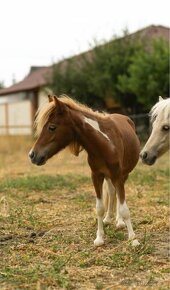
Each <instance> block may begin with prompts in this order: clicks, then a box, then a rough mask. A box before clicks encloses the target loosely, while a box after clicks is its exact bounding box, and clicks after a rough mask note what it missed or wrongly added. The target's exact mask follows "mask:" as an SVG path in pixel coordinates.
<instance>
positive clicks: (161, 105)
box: [140, 97, 170, 165]
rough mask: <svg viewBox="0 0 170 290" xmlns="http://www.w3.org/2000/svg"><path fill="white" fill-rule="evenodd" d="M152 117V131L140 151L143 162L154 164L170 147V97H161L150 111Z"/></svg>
mask: <svg viewBox="0 0 170 290" xmlns="http://www.w3.org/2000/svg"><path fill="white" fill-rule="evenodd" d="M150 117H151V124H152V133H151V135H150V137H149V139H148V141H147V142H146V144H145V146H144V148H143V150H142V151H141V153H140V157H141V159H142V161H143V163H145V164H147V165H153V164H154V163H155V161H156V160H157V159H158V158H159V157H160V156H162V155H163V154H164V153H165V152H167V151H168V150H169V149H170V98H168V99H163V98H162V97H159V102H157V103H156V104H155V105H154V106H153V108H152V109H151V111H150Z"/></svg>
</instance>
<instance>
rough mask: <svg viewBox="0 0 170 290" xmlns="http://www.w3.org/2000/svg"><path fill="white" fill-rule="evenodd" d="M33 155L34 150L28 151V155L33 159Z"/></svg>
mask: <svg viewBox="0 0 170 290" xmlns="http://www.w3.org/2000/svg"><path fill="white" fill-rule="evenodd" d="M34 156H35V153H34V151H32V150H31V151H30V152H29V157H30V158H31V159H33V158H34Z"/></svg>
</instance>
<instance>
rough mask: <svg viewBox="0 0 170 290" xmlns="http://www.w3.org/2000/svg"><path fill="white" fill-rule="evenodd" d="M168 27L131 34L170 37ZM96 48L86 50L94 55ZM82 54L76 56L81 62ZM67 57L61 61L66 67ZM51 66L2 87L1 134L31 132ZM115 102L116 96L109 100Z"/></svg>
mask: <svg viewBox="0 0 170 290" xmlns="http://www.w3.org/2000/svg"><path fill="white" fill-rule="evenodd" d="M169 31H170V30H169V28H167V27H163V26H154V25H152V26H149V27H146V28H144V29H142V30H139V31H137V32H135V33H133V34H131V35H130V37H138V36H140V37H141V38H145V39H149V40H150V39H153V38H160V37H162V38H164V39H166V40H167V41H169ZM92 53H93V50H90V51H88V52H85V54H88V57H91V56H92ZM82 55H83V54H80V55H77V56H74V58H76V59H77V61H78V62H79V61H80V60H81V56H82ZM66 62H67V60H64V61H62V62H61V63H60V64H61V65H62V67H63V68H64V66H65V64H66ZM51 74H52V67H31V69H30V72H29V74H28V75H27V76H26V77H25V78H24V79H23V80H22V81H20V82H18V83H16V84H14V85H12V86H10V87H8V88H4V89H1V90H0V134H1V135H6V134H11V135H12V134H15V135H18V134H19V135H20V134H24V135H27V134H31V133H32V124H33V120H34V116H35V112H36V110H37V108H38V107H39V106H40V105H41V104H42V103H43V102H44V99H45V98H46V97H47V94H48V93H50V90H49V88H48V84H49V82H50V76H51ZM106 103H108V106H114V100H111V99H108V100H107V101H106Z"/></svg>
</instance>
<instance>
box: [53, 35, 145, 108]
mask: <svg viewBox="0 0 170 290" xmlns="http://www.w3.org/2000/svg"><path fill="white" fill-rule="evenodd" d="M124 36H128V34H127V32H125V33H124ZM138 47H140V45H139V42H138V41H134V40H132V39H131V38H129V37H125V38H122V39H118V38H114V39H113V40H112V41H111V42H109V43H104V44H102V45H99V44H97V43H95V47H94V49H93V50H91V51H90V52H88V53H85V54H82V55H80V56H78V57H74V58H72V59H68V60H65V61H64V62H61V63H60V64H56V65H54V70H53V76H52V82H51V87H52V90H53V91H55V92H56V93H57V94H60V93H66V94H69V95H71V96H73V97H76V98H77V99H78V100H79V101H81V102H84V103H87V104H88V105H92V106H94V107H103V106H104V104H105V100H106V97H108V96H109V97H111V98H113V99H116V100H118V101H119V102H120V103H122V102H123V101H124V92H122V91H120V90H119V89H118V87H117V82H118V77H119V75H122V74H126V72H127V69H128V67H129V65H130V64H131V57H132V55H133V54H134V52H135V51H136V50H137V49H138Z"/></svg>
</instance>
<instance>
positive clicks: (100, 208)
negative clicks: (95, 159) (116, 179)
mask: <svg viewBox="0 0 170 290" xmlns="http://www.w3.org/2000/svg"><path fill="white" fill-rule="evenodd" d="M92 180H93V185H94V188H95V191H96V213H97V222H98V229H97V236H96V239H95V240H94V245H95V246H101V245H103V244H104V240H103V236H104V230H103V216H104V204H103V195H102V185H103V180H104V176H103V174H96V173H94V172H92Z"/></svg>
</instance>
